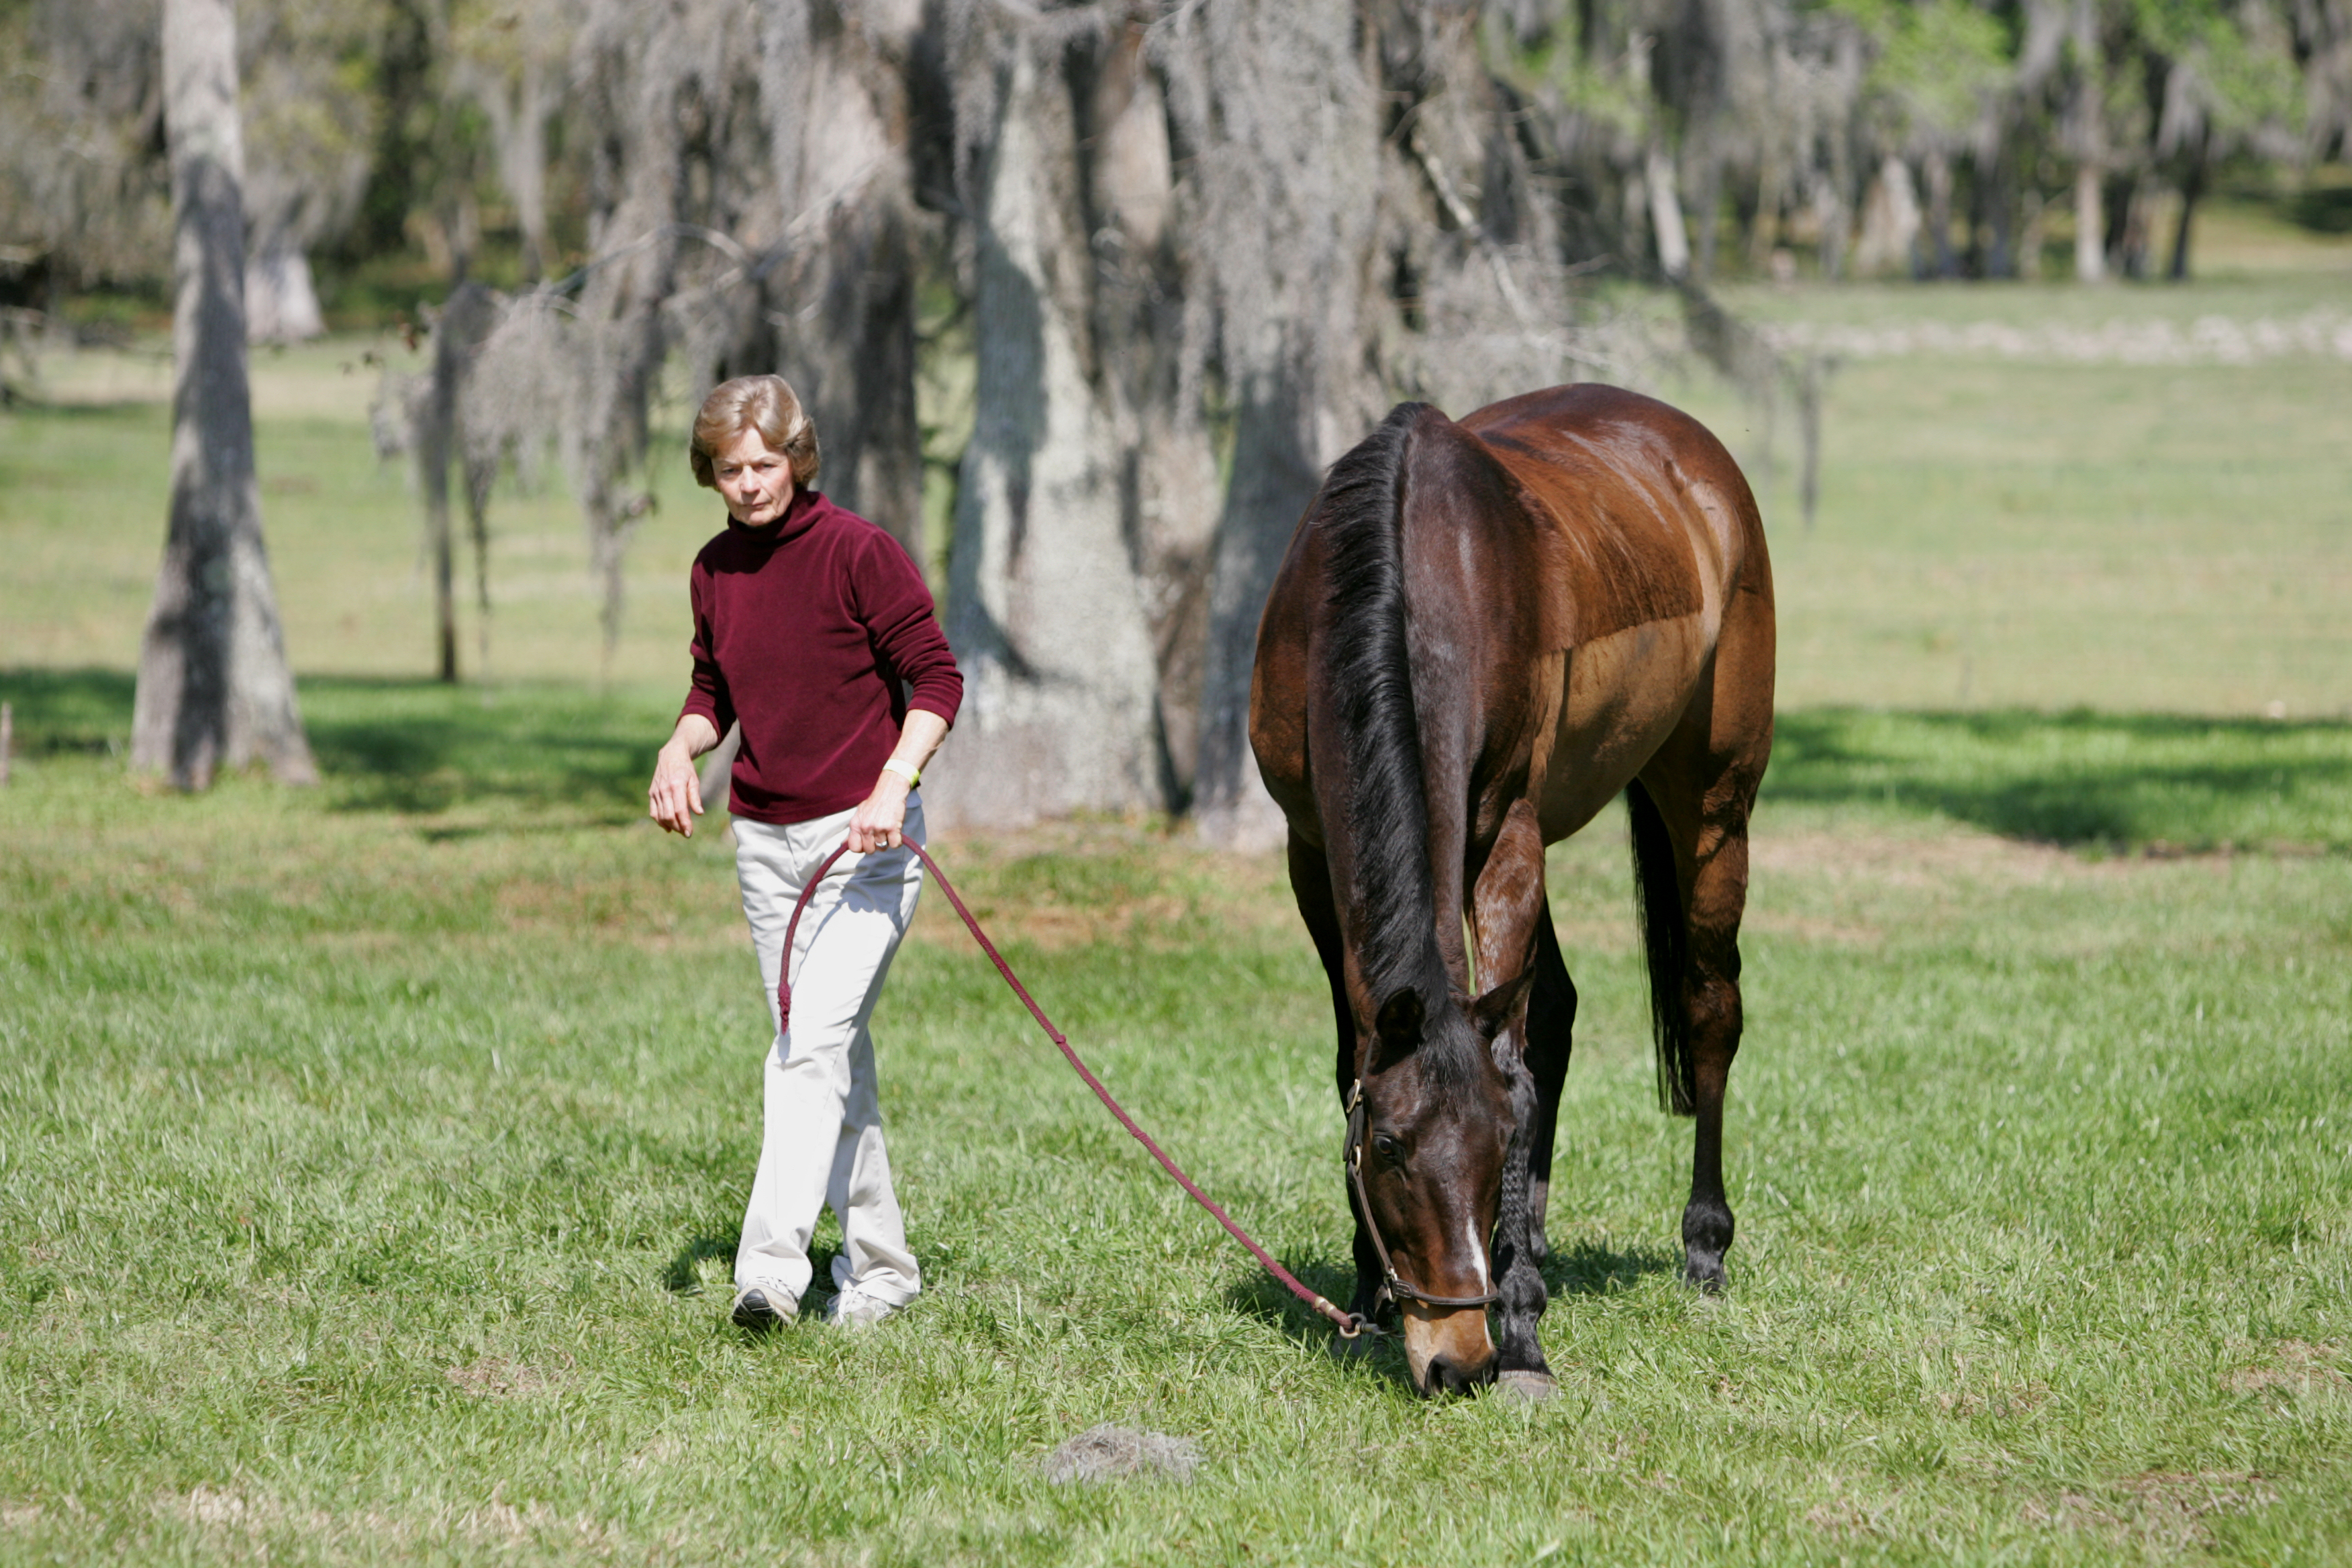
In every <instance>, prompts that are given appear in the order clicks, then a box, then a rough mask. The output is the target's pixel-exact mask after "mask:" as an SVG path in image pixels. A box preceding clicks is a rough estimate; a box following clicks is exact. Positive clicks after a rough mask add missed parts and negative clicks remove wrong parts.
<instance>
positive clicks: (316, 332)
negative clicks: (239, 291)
mask: <svg viewBox="0 0 2352 1568" xmlns="http://www.w3.org/2000/svg"><path fill="white" fill-rule="evenodd" d="M326 331H327V320H326V317H325V315H324V314H323V313H322V312H321V311H320V309H319V291H318V289H317V288H316V287H315V286H313V284H312V283H311V281H310V258H309V257H307V256H305V255H303V254H302V251H301V247H299V246H298V245H296V244H295V243H294V240H293V237H292V236H290V235H289V236H286V237H283V238H282V239H281V240H280V241H279V242H278V243H277V244H275V245H268V246H265V247H263V248H262V250H261V252H260V253H259V254H258V255H257V256H255V257H253V258H251V259H250V260H249V261H247V264H246V268H245V341H246V342H249V343H296V342H309V341H310V339H312V338H317V337H324V336H325V335H326Z"/></svg>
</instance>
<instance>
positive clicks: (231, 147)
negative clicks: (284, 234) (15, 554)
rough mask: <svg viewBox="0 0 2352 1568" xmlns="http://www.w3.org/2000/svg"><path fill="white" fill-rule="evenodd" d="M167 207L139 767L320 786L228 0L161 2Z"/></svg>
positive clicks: (192, 776)
mask: <svg viewBox="0 0 2352 1568" xmlns="http://www.w3.org/2000/svg"><path fill="white" fill-rule="evenodd" d="M163 93H164V100H163V101H164V123H165V129H166V134H167V138H168V142H169V145H170V152H171V168H172V210H173V254H172V273H173V318H172V340H173V342H172V346H173V357H174V361H175V364H176V375H175V383H174V385H173V406H172V417H173V429H172V500H171V517H170V523H169V526H168V530H167V531H166V533H165V536H164V542H163V568H162V571H161V572H160V573H159V574H157V577H156V582H155V603H154V608H153V610H152V613H151V614H150V616H149V618H148V623H147V631H146V636H145V637H144V640H143V641H142V645H141V647H140V652H139V686H138V695H137V698H136V700H135V704H134V712H133V716H132V720H131V765H132V766H133V767H134V768H141V769H149V770H154V771H159V772H162V773H165V774H166V775H167V776H168V777H169V778H170V780H171V781H172V783H173V784H174V785H175V786H177V787H179V788H182V789H203V788H205V787H206V786H207V785H209V784H211V782H212V778H213V775H214V773H215V770H216V769H218V768H221V767H224V766H226V767H238V766H242V765H244V764H245V763H248V762H251V761H254V760H257V759H258V760H260V761H262V762H265V763H268V767H269V770H270V772H271V773H272V774H273V775H274V776H275V777H276V778H278V780H279V781H280V782H281V783H286V784H309V783H313V782H315V781H316V779H317V778H318V770H317V767H316V765H315V764H314V763H312V761H311V757H310V742H309V741H308V740H307V739H306V738H305V736H304V735H303V732H302V719H301V712H300V709H299V705H298V704H297V702H296V700H295V694H294V680H293V677H292V675H291V674H290V673H289V670H288V668H287V665H286V652H285V646H284V639H283V637H282V636H281V634H280V631H279V628H278V602H277V595H276V593H275V591H274V590H273V588H272V586H271V584H270V578H269V560H268V553H267V552H266V551H265V549H264V548H263V544H262V537H261V494H260V487H259V486H258V485H257V483H256V481H255V477H254V467H253V402H252V395H251V391H250V388H249V386H248V384H247V379H246V357H245V209H244V203H243V199H242V196H241V193H240V186H241V184H242V182H243V177H244V147H243V139H242V136H241V133H240V130H239V125H238V120H237V106H236V13H235V10H234V8H233V6H232V5H231V4H230V0H164V5H163Z"/></svg>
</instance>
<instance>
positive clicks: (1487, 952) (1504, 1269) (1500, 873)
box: [1472, 801, 1565, 1394]
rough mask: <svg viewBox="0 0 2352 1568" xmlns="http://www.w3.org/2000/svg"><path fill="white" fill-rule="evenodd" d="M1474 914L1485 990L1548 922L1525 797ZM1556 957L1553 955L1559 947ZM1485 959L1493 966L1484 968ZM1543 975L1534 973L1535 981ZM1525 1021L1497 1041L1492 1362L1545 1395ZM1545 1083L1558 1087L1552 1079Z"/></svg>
mask: <svg viewBox="0 0 2352 1568" xmlns="http://www.w3.org/2000/svg"><path fill="white" fill-rule="evenodd" d="M1472 918H1473V921H1474V922H1475V926H1476V930H1477V933H1478V961H1479V969H1480V973H1479V976H1478V983H1479V984H1480V985H1482V986H1484V987H1486V988H1487V989H1488V990H1490V991H1491V990H1493V989H1495V988H1496V986H1497V985H1498V984H1503V983H1507V982H1508V981H1510V980H1512V979H1515V978H1517V975H1518V973H1520V971H1521V970H1523V969H1524V968H1526V967H1527V966H1528V965H1530V964H1535V963H1538V962H1539V953H1538V947H1539V943H1538V932H1539V931H1543V932H1548V931H1549V929H1550V924H1551V911H1550V909H1549V906H1548V903H1547V901H1546V898H1545V894H1544V862H1543V834H1542V831H1541V829H1540V828H1539V827H1538V825H1537V820H1536V814H1535V809H1534V807H1533V806H1531V805H1528V803H1527V802H1526V801H1519V802H1517V803H1515V804H1514V805H1512V806H1511V808H1510V811H1509V812H1508V813H1507V815H1506V816H1505V817H1504V821H1503V827H1502V831H1501V832H1500V833H1499V834H1497V835H1496V840H1495V847H1494V848H1493V849H1492V850H1491V851H1490V852H1489V853H1488V855H1487V858H1486V866H1485V867H1484V868H1482V869H1481V870H1480V872H1479V874H1478V881H1477V886H1476V889H1475V892H1474V893H1473V895H1472ZM1555 954H1556V950H1555ZM1553 962H1554V963H1557V962H1558V959H1557V957H1556V955H1555V956H1554V958H1553ZM1490 966H1491V967H1492V968H1493V970H1494V971H1495V973H1486V971H1487V969H1488V968H1489V967H1490ZM1542 983H1543V982H1542V976H1541V975H1540V973H1539V974H1538V978H1537V984H1538V986H1540V985H1541V984H1542ZM1528 1022H1529V1020H1528V1017H1527V1016H1526V1015H1525V1014H1524V1013H1523V1014H1522V1016H1520V1017H1519V1018H1517V1019H1516V1020H1513V1021H1512V1022H1511V1023H1510V1024H1509V1025H1508V1026H1507V1027H1506V1028H1505V1030H1504V1031H1503V1032H1502V1033H1500V1034H1498V1035H1497V1036H1496V1037H1495V1042H1494V1051H1495V1065H1496V1067H1497V1068H1500V1069H1501V1070H1502V1071H1503V1073H1504V1075H1505V1077H1506V1079H1507V1081H1508V1083H1509V1084H1510V1093H1511V1119H1512V1128H1511V1136H1510V1141H1509V1142H1508V1143H1507V1145H1506V1148H1505V1152H1504V1156H1503V1181H1502V1194H1501V1202H1500V1204H1499V1205H1497V1213H1496V1219H1495V1253H1494V1258H1495V1278H1496V1287H1495V1289H1496V1292H1497V1293H1498V1294H1499V1295H1500V1296H1501V1298H1502V1300H1500V1301H1498V1302H1497V1303H1496V1330H1497V1332H1496V1336H1495V1339H1496V1363H1495V1368H1496V1376H1497V1378H1498V1379H1499V1380H1500V1381H1501V1382H1502V1384H1504V1386H1505V1387H1514V1386H1516V1387H1517V1388H1518V1389H1519V1390H1520V1391H1521V1392H1522V1393H1535V1394H1541V1393H1545V1392H1549V1388H1550V1386H1551V1369H1550V1367H1549V1364H1547V1363H1546V1362H1545V1360H1544V1353H1543V1343H1542V1340H1541V1338H1540V1335H1539V1332H1538V1331H1539V1328H1540V1325H1541V1323H1542V1321H1543V1314H1544V1308H1545V1307H1546V1306H1548V1305H1549V1302H1550V1291H1549V1289H1548V1288H1547V1287H1546V1286H1545V1284H1544V1278H1543V1269H1542V1267H1541V1265H1542V1258H1543V1248H1542V1243H1541V1240H1540V1236H1541V1227H1542V1225H1543V1213H1542V1209H1541V1207H1540V1202H1541V1200H1540V1199H1539V1198H1538V1195H1537V1190H1536V1171H1535V1165H1536V1159H1535V1151H1536V1140H1537V1137H1538V1133H1540V1134H1541V1135H1542V1136H1544V1137H1545V1138H1547V1139H1548V1138H1549V1135H1550V1130H1551V1119H1550V1117H1549V1116H1548V1115H1547V1114H1546V1113H1545V1111H1546V1107H1545V1104H1544V1100H1545V1095H1544V1092H1543V1090H1544V1086H1543V1085H1542V1084H1541V1083H1539V1082H1538V1079H1537V1076H1536V1074H1535V1073H1534V1072H1532V1071H1530V1070H1529V1064H1528V1060H1527V1029H1528ZM1562 1066H1563V1067H1564V1066H1565V1060H1564V1057H1563V1061H1562ZM1551 1087H1552V1092H1553V1094H1554V1095H1555V1096H1556V1095H1557V1093H1558V1085H1557V1083H1554V1084H1553V1085H1552V1086H1551ZM1546 1164H1547V1166H1548V1165H1549V1162H1546ZM1547 1173H1548V1172H1547ZM1514 1374H1516V1376H1515V1375H1514Z"/></svg>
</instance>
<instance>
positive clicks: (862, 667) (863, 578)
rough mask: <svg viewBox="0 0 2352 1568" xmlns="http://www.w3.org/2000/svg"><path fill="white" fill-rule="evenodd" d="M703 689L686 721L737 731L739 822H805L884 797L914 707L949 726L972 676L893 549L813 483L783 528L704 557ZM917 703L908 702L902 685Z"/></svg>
mask: <svg viewBox="0 0 2352 1568" xmlns="http://www.w3.org/2000/svg"><path fill="white" fill-rule="evenodd" d="M688 583H689V591H690V593H691V595H692V598H693V602H694V687H693V689H692V690H691V691H689V692H688V694H687V699H686V707H685V709H684V710H683V711H681V713H680V714H679V717H681V718H683V717H684V716H685V715H686V714H687V713H699V714H701V715H702V716H703V717H704V718H705V719H708V720H709V721H710V723H711V726H712V727H713V728H714V729H716V730H717V731H719V733H720V734H721V735H724V734H725V733H726V732H727V726H728V725H729V724H730V723H732V722H733V721H736V720H739V719H740V720H741V721H742V723H743V745H742V749H741V750H740V752H737V753H736V756H735V789H734V801H733V804H732V805H731V806H730V810H732V811H733V813H734V814H735V815H736V816H748V817H750V818H751V820H752V821H754V822H768V823H779V824H781V823H792V822H806V821H808V820H809V819H810V818H812V817H818V816H830V815H832V814H833V813H835V812H836V811H847V810H848V809H849V808H850V807H852V806H854V805H857V804H858V803H859V802H860V801H862V800H864V799H865V798H866V796H867V795H871V794H873V793H874V784H875V781H876V780H877V779H878V778H879V777H880V776H881V773H882V764H883V763H885V762H887V761H888V760H889V756H890V752H891V749H892V748H893V747H895V746H897V745H898V731H899V729H900V727H901V726H902V725H904V724H905V723H906V721H907V710H908V709H909V708H920V709H923V710H927V711H929V712H932V713H936V714H938V715H939V716H940V718H942V719H944V720H946V721H948V722H950V723H953V722H955V716H956V708H957V706H958V705H959V704H960V703H961V701H962V700H963V674H962V672H961V671H960V670H958V669H957V668H956V662H955V655H954V654H953V653H951V652H950V651H949V649H948V639H947V638H946V637H944V636H942V635H941V634H940V625H939V622H938V621H937V620H935V619H934V618H933V617H932V614H931V595H930V590H929V589H928V588H926V587H924V586H923V577H922V574H921V573H919V572H918V571H917V570H916V569H915V563H913V562H912V561H910V560H908V557H907V552H906V551H905V550H904V549H903V548H901V547H900V545H899V543H898V541H897V540H895V539H893V538H891V537H890V536H889V535H888V534H887V533H885V532H883V531H882V530H881V529H879V528H877V527H876V526H875V525H874V524H873V523H870V522H868V521H866V520H865V519H864V518H862V517H859V516H858V515H857V514H856V513H855V512H851V511H845V510H842V509H841V508H840V507H837V506H835V505H834V504H833V503H832V502H831V501H829V500H825V499H824V496H822V495H819V494H817V493H816V492H815V491H814V490H808V489H803V490H801V491H800V492H799V493H798V494H796V495H794V496H793V504H792V506H791V507H790V509H788V510H786V511H785V513H784V515H783V516H782V518H781V519H779V520H778V521H775V522H773V523H771V524H770V525H768V526H767V527H765V528H746V527H744V526H743V525H742V524H741V523H740V522H737V521H734V520H732V519H731V518H730V520H729V521H728V523H727V531H726V532H724V533H722V534H720V535H719V537H718V538H716V539H714V540H712V541H711V542H709V543H708V544H706V545H704V546H703V547H702V553H700V554H699V555H697V556H696V557H695V558H694V572H693V574H692V576H691V577H690V578H689V579H688ZM908 687H911V688H912V689H913V695H912V696H911V697H909V696H908V694H907V688H908Z"/></svg>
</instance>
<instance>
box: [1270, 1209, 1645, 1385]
mask: <svg viewBox="0 0 2352 1568" xmlns="http://www.w3.org/2000/svg"><path fill="white" fill-rule="evenodd" d="M1682 1261H1683V1260H1682V1255H1681V1254H1680V1253H1669V1252H1668V1251H1666V1250H1665V1249H1664V1248H1662V1247H1633V1248H1629V1249H1627V1250H1624V1251H1617V1250H1612V1249H1611V1248H1609V1247H1597V1246H1595V1245H1593V1244H1592V1243H1591V1242H1589V1241H1580V1242H1578V1243H1577V1244H1576V1245H1575V1246H1574V1247H1569V1248H1567V1249H1566V1250H1565V1251H1563V1250H1560V1249H1558V1248H1555V1249H1554V1250H1553V1252H1552V1254H1551V1256H1550V1257H1549V1258H1547V1259H1546V1260H1545V1261H1544V1266H1543V1277H1544V1287H1545V1289H1546V1291H1547V1292H1548V1293H1549V1295H1550V1296H1553V1297H1560V1296H1606V1295H1612V1294H1614V1293H1615V1292H1618V1291H1621V1290H1628V1289H1632V1288H1633V1286H1634V1285H1635V1284H1636V1283H1637V1282H1638V1281H1640V1280H1641V1279H1643V1278H1644V1277H1645V1276H1647V1275H1652V1274H1664V1273H1670V1272H1675V1271H1678V1270H1679V1269H1680V1268H1682ZM1282 1266H1283V1267H1284V1268H1287V1269H1289V1270H1290V1272H1291V1273H1292V1274H1294V1275H1296V1276H1297V1279H1298V1282H1299V1283H1300V1284H1301V1285H1304V1286H1306V1287H1307V1289H1309V1290H1312V1291H1314V1292H1315V1293H1316V1294H1317V1295H1318V1296H1321V1297H1323V1298H1324V1299H1325V1300H1328V1301H1332V1302H1336V1303H1338V1304H1339V1306H1341V1307H1343V1308H1344V1307H1345V1306H1346V1305H1347V1303H1348V1302H1349V1300H1351V1299H1353V1297H1354V1296H1355V1293H1356V1269H1355V1265H1354V1264H1353V1263H1349V1264H1345V1265H1341V1264H1337V1263H1333V1262H1331V1261H1330V1260H1329V1259H1328V1258H1323V1257H1320V1256H1318V1257H1316V1258H1312V1259H1303V1258H1284V1259H1282ZM1224 1298H1225V1304H1226V1305H1227V1306H1228V1307H1230V1308H1232V1309H1233V1310H1234V1311H1236V1312H1240V1313H1242V1314H1243V1315H1244V1316H1246V1317H1251V1318H1255V1319H1257V1320H1258V1321H1260V1322H1265V1323H1271V1324H1273V1325H1274V1326H1275V1327H1276V1329H1278V1330H1280V1331H1281V1332H1282V1335H1283V1337H1284V1338H1286V1339H1287V1340H1289V1341H1291V1342H1293V1343H1295V1344H1297V1345H1299V1346H1300V1347H1302V1348H1309V1349H1318V1348H1319V1349H1322V1350H1324V1351H1327V1352H1330V1353H1332V1354H1339V1355H1347V1356H1349V1359H1351V1360H1354V1361H1356V1362H1357V1363H1360V1364H1361V1365H1363V1366H1365V1367H1367V1368H1369V1369H1371V1370H1375V1371H1378V1372H1380V1373H1383V1374H1385V1375H1388V1376H1391V1377H1394V1378H1396V1379H1397V1380H1398V1381H1399V1382H1401V1383H1402V1382H1405V1381H1407V1380H1408V1378H1409V1375H1410V1374H1409V1373H1408V1372H1407V1370H1406V1365H1405V1359H1404V1343H1403V1342H1402V1340H1400V1339H1398V1338H1396V1337H1395V1336H1394V1335H1393V1334H1392V1333H1391V1334H1387V1335H1377V1336H1371V1337H1370V1338H1369V1339H1368V1340H1366V1341H1363V1342H1360V1344H1361V1345H1362V1348H1361V1349H1360V1350H1352V1351H1351V1350H1348V1349H1344V1348H1343V1347H1346V1346H1347V1345H1348V1343H1349V1342H1347V1341H1345V1340H1343V1339H1341V1338H1340V1337H1339V1331H1337V1330H1336V1329H1334V1328H1333V1327H1332V1325H1331V1323H1330V1321H1329V1320H1328V1319H1326V1318H1325V1317H1324V1316H1323V1315H1322V1314H1321V1313H1319V1312H1318V1311H1316V1310H1314V1309H1313V1308H1311V1307H1309V1306H1307V1304H1306V1303H1305V1302H1304V1301H1301V1300H1299V1299H1298V1298H1297V1297H1296V1296H1294V1295H1292V1294H1291V1293H1290V1291H1289V1290H1288V1289H1286V1288H1285V1287H1284V1285H1283V1284H1282V1282H1281V1281H1280V1280H1278V1279H1275V1278H1274V1276H1272V1275H1271V1274H1268V1273H1266V1272H1265V1270H1264V1269H1262V1268H1254V1269H1253V1270H1252V1271H1251V1272H1250V1274H1249V1276H1248V1277H1247V1278H1246V1279H1242V1280H1239V1281H1237V1282H1235V1283H1234V1284H1232V1285H1229V1286H1227V1287H1226V1288H1225V1292H1224ZM1381 1324H1382V1326H1383V1327H1384V1328H1388V1329H1391V1330H1393V1329H1394V1328H1395V1326H1396V1321H1395V1312H1394V1310H1393V1309H1391V1310H1384V1311H1383V1312H1382V1314H1381Z"/></svg>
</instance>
